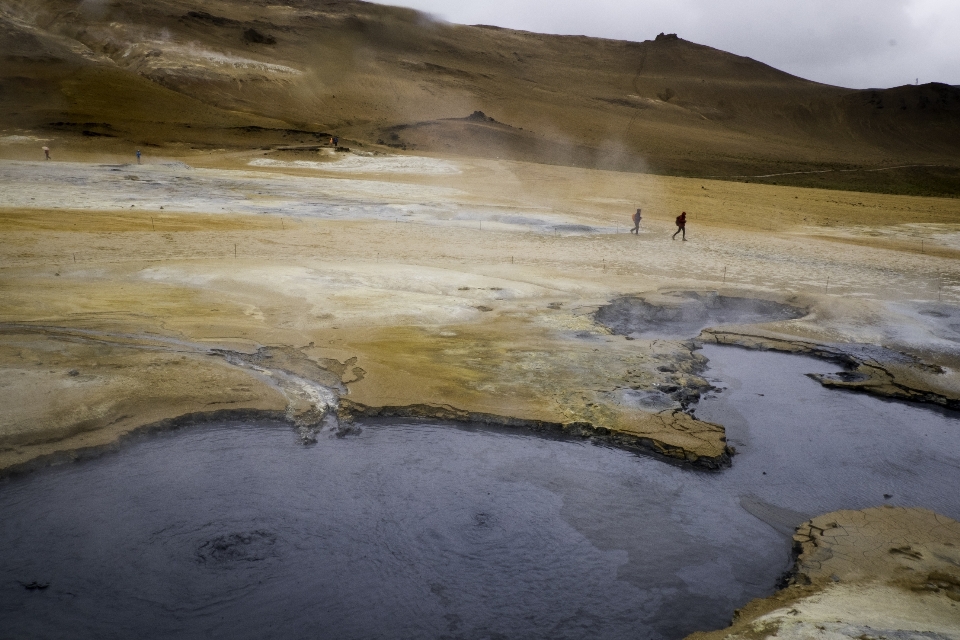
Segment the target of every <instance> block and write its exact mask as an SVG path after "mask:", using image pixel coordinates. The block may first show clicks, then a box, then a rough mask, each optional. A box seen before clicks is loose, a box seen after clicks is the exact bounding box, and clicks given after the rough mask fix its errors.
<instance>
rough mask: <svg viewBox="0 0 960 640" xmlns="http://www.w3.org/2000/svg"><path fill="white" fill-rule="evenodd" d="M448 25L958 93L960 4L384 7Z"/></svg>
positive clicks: (570, 0)
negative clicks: (606, 42) (689, 53)
mask: <svg viewBox="0 0 960 640" xmlns="http://www.w3.org/2000/svg"><path fill="white" fill-rule="evenodd" d="M379 1H380V2H382V3H384V4H393V5H401V6H406V7H413V8H415V9H419V10H421V11H425V12H427V13H430V14H433V15H435V16H437V17H439V18H442V19H444V20H447V21H449V22H456V23H461V24H492V25H497V26H500V27H509V28H512V29H525V30H528V31H537V32H542V33H563V34H582V35H589V36H599V37H605V38H616V39H622V40H635V41H642V40H649V39H652V38H654V37H655V36H656V35H657V34H658V33H660V32H661V31H662V32H665V33H676V34H678V35H679V36H680V37H681V38H684V39H685V40H691V41H693V42H697V43H700V44H705V45H709V46H711V47H716V48H718V49H723V50H725V51H730V52H731V53H736V54H739V55H744V56H749V57H751V58H754V59H756V60H759V61H761V62H765V63H767V64H769V65H772V66H774V67H777V68H778V69H782V70H784V71H787V72H789V73H792V74H794V75H798V76H801V77H803V78H808V79H810V80H817V81H819V82H826V83H828V84H834V85H839V86H844V87H852V88H858V89H860V88H868V87H894V86H899V85H903V84H911V83H913V82H915V81H916V79H917V78H919V79H920V82H921V83H926V82H945V83H947V84H955V85H960V0H470V1H465V0H379Z"/></svg>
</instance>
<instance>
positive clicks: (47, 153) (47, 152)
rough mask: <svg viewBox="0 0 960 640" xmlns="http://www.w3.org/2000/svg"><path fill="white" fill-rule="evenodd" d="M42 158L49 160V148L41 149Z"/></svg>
mask: <svg viewBox="0 0 960 640" xmlns="http://www.w3.org/2000/svg"><path fill="white" fill-rule="evenodd" d="M43 158H44V160H49V159H50V147H44V148H43Z"/></svg>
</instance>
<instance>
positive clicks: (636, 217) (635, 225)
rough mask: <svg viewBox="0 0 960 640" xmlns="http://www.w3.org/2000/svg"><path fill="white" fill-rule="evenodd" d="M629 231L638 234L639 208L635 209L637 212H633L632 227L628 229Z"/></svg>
mask: <svg viewBox="0 0 960 640" xmlns="http://www.w3.org/2000/svg"><path fill="white" fill-rule="evenodd" d="M630 233H635V234H637V235H640V209H637V212H636V213H635V214H633V229H630Z"/></svg>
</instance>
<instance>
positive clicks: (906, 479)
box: [0, 346, 960, 639]
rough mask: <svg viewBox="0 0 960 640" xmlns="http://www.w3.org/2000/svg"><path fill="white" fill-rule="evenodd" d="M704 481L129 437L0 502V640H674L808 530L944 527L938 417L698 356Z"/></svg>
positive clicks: (368, 430)
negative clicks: (918, 512)
mask: <svg viewBox="0 0 960 640" xmlns="http://www.w3.org/2000/svg"><path fill="white" fill-rule="evenodd" d="M704 353H705V355H706V356H707V357H708V358H709V359H710V362H711V370H710V371H709V372H708V375H709V376H710V377H711V378H712V379H713V381H714V384H716V385H717V386H718V387H721V388H724V387H725V389H723V390H722V391H721V392H720V393H718V394H717V395H715V396H711V397H708V398H706V399H704V400H703V401H702V402H701V403H700V405H699V406H698V408H697V415H698V416H699V417H701V418H702V419H706V420H712V421H717V422H721V423H722V424H724V425H725V426H726V427H727V430H728V439H729V441H730V442H731V443H732V444H734V445H735V446H736V447H737V449H738V451H739V453H738V455H737V456H735V458H734V461H733V467H732V468H730V469H727V470H724V471H722V472H720V473H707V472H700V471H695V470H691V469H686V468H680V467H675V466H671V465H669V464H665V463H664V462H662V461H660V460H656V459H653V458H648V457H644V456H638V455H635V454H632V453H628V452H625V451H620V450H616V449H611V448H607V447H604V446H597V445H594V444H592V443H591V442H590V441H581V440H566V439H550V438H545V437H542V436H540V435H533V434H527V433H524V432H519V431H516V430H500V429H491V428H479V427H465V426H457V425H452V424H439V423H412V422H367V423H362V424H361V425H360V426H361V430H360V431H359V433H353V434H351V435H348V436H347V437H344V438H334V437H330V438H329V439H326V438H321V440H320V442H319V443H318V444H317V445H315V446H309V447H304V446H302V445H300V444H298V441H297V439H296V437H295V435H294V433H293V431H292V430H291V429H290V428H289V427H287V426H286V425H282V424H275V423H247V424H235V423H229V424H227V423H223V424H210V425H207V426H204V427H200V428H196V427H194V428H189V429H183V430H180V431H176V432H166V433H160V434H154V435H150V436H143V437H141V438H139V439H137V440H135V441H132V442H130V443H128V444H127V445H125V446H124V447H122V450H121V451H120V452H119V453H117V454H110V455H104V456H101V457H99V458H96V459H91V460H86V461H83V462H78V463H74V464H66V465H61V466H58V467H53V468H49V469H45V470H42V471H39V472H35V473H31V474H27V475H25V476H20V477H14V478H12V479H8V480H5V481H3V482H2V483H0V516H2V517H0V550H2V551H0V637H2V638H24V637H44V638H84V637H85V638H92V637H97V638H127V637H140V638H169V637H182V638H192V637H231V638H279V637H285V638H307V637H311V638H318V637H336V638H342V639H347V638H358V639H359V638H364V639H366V638H681V637H683V636H685V635H686V634H688V633H690V632H692V631H695V630H701V629H716V628H721V627H723V626H725V625H726V624H727V623H728V622H729V620H730V617H731V615H732V613H733V610H734V609H735V608H737V607H740V606H742V605H743V604H744V603H746V602H747V601H749V600H750V599H752V598H755V597H759V596H765V595H769V594H770V593H772V592H773V591H774V590H775V588H776V583H777V579H778V576H780V575H781V574H782V573H783V571H784V570H786V569H787V568H788V567H789V565H790V545H789V535H790V533H791V532H792V529H793V527H795V526H796V525H797V524H799V523H800V522H802V521H803V520H805V519H807V518H809V517H810V516H813V515H816V514H819V513H823V512H827V511H832V510H836V509H840V508H863V507H867V506H874V505H879V504H898V505H912V506H923V507H927V508H931V509H934V510H936V511H938V512H940V513H943V514H945V515H947V516H950V517H952V518H960V492H958V491H957V490H956V487H957V486H960V447H957V446H956V441H957V433H958V429H960V422H958V421H957V419H956V415H955V414H949V413H944V412H941V411H937V410H934V409H930V408H922V407H915V406H909V405H905V404H899V403H892V402H884V401H882V400H878V399H876V398H872V397H868V396H863V395H855V394H849V393H844V392H838V391H831V390H827V389H824V388H823V387H821V386H820V385H819V384H818V383H817V382H815V381H813V380H811V379H809V378H807V377H805V375H804V374H807V373H830V372H833V371H835V366H834V365H831V364H827V363H823V362H820V361H817V360H813V359H809V358H804V357H798V356H787V355H780V354H771V353H757V352H748V351H743V350H738V349H734V348H728V347H716V346H708V347H705V349H704Z"/></svg>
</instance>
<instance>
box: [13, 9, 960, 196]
mask: <svg viewBox="0 0 960 640" xmlns="http://www.w3.org/2000/svg"><path fill="white" fill-rule="evenodd" d="M0 56H2V59H3V64H2V65H0V121H2V128H3V129H5V130H6V133H5V134H4V135H12V134H15V133H16V132H17V131H34V132H41V133H43V134H44V135H47V136H56V137H57V140H58V141H60V143H61V144H62V141H64V140H70V144H72V145H75V146H77V145H79V146H84V147H85V148H90V149H116V148H119V147H121V146H124V145H126V146H129V145H130V144H137V145H142V146H148V145H158V146H167V147H170V146H172V147H174V148H182V149H184V150H189V149H190V148H191V147H195V148H224V147H226V148H230V147H237V148H241V147H242V148H249V147H251V146H253V147H256V146H264V147H275V146H278V145H286V146H297V145H304V146H309V145H317V144H320V143H321V142H324V141H326V140H327V139H328V138H327V134H336V135H339V136H340V137H341V138H343V139H344V140H345V141H346V143H347V144H349V145H360V144H362V145H364V147H365V148H371V147H373V148H377V146H378V145H379V146H382V147H387V146H390V147H393V148H394V149H408V150H416V151H419V152H424V151H433V152H446V153H452V154H458V155H472V156H490V157H510V158H516V159H524V160H533V161H538V162H546V163H552V164H566V165H575V166H586V167H601V168H612V169H620V170H628V171H636V170H646V171H653V172H657V173H668V174H677V175H695V176H718V177H739V179H750V180H764V181H770V182H780V183H781V184H783V183H790V184H797V185H801V186H803V185H810V184H816V185H820V186H827V187H831V186H841V187H852V188H857V189H864V190H879V191H895V192H902V193H926V194H933V195H958V194H960V186H958V185H960V162H958V160H957V158H958V157H960V153H958V152H960V89H957V88H956V87H950V86H947V85H942V84H928V85H921V86H904V87H897V88H892V89H877V90H867V91H855V90H849V89H843V88H839V87H832V86H827V85H822V84H818V83H815V82H810V81H807V80H804V79H801V78H797V77H794V76H791V75H789V74H786V73H783V72H781V71H778V70H776V69H773V68H772V67H769V66H767V65H764V64H762V63H760V62H757V61H755V60H752V59H749V58H744V57H740V56H736V55H732V54H729V53H726V52H723V51H718V50H716V49H712V48H710V47H705V46H701V45H697V44H694V43H691V42H687V41H685V40H683V39H681V38H677V37H675V36H673V35H661V36H660V37H658V38H656V39H655V40H653V41H646V42H639V43H637V42H624V41H613V40H603V39H598V38H587V37H571V36H551V35H541V34H535V33H527V32H520V31H512V30H507V29H500V28H494V27H485V26H461V25H451V24H445V23H437V22H433V21H431V20H429V19H428V18H427V17H425V16H423V15H422V14H419V13H417V12H414V11H411V10H407V9H399V8H394V7H386V6H380V5H375V4H369V3H363V2H352V1H345V2H328V1H322V0H288V2H286V3H284V4H279V3H273V2H270V1H269V0H157V1H155V2H150V3H145V2H138V1H134V0H99V1H95V0H29V1H28V0H0ZM475 112H482V114H483V115H482V116H481V115H480V114H479V113H476V114H475ZM470 114H474V115H473V116H471V115H470ZM902 165H937V166H925V167H916V166H913V167H909V168H906V169H889V168H890V167H899V166H902ZM875 169H883V170H882V171H867V170H875ZM793 172H820V173H793ZM772 174H778V175H772ZM779 174H792V175H779ZM761 176H763V177H761Z"/></svg>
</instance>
